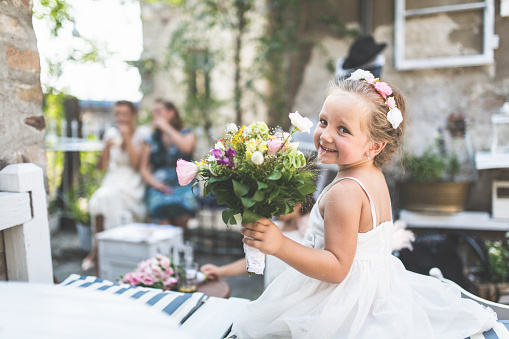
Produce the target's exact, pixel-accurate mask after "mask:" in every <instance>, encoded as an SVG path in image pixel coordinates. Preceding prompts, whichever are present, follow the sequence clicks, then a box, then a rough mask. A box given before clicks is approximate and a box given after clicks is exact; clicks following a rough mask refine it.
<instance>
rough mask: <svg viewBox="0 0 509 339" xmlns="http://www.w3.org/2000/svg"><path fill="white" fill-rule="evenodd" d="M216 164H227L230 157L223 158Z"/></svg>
mask: <svg viewBox="0 0 509 339" xmlns="http://www.w3.org/2000/svg"><path fill="white" fill-rule="evenodd" d="M217 163H218V164H221V165H222V166H228V165H229V164H230V159H228V158H224V159H221V160H218V161H217Z"/></svg>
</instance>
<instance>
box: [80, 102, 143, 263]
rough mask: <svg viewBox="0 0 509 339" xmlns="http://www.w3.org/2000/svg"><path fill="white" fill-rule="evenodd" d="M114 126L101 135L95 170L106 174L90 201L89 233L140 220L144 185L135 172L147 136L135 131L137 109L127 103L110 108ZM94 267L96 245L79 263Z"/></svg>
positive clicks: (136, 129) (94, 241)
mask: <svg viewBox="0 0 509 339" xmlns="http://www.w3.org/2000/svg"><path fill="white" fill-rule="evenodd" d="M113 110H114V114H115V124H116V126H115V127H112V128H110V129H109V130H108V131H107V132H106V133H105V135H104V149H103V151H102V153H101V155H100V157H99V161H98V163H97V167H98V168H99V169H100V170H102V171H106V174H105V175H104V178H103V180H102V182H101V187H99V189H98V190H97V191H96V192H95V193H94V194H93V195H92V197H91V198H90V204H89V205H90V215H91V219H92V232H93V234H94V235H95V234H96V233H99V232H102V231H104V230H106V229H109V228H113V227H117V226H120V225H121V223H122V219H124V222H125V221H126V220H129V221H130V220H132V221H138V222H141V221H144V219H145V206H144V205H143V203H142V199H143V192H144V189H145V185H144V184H143V180H142V179H141V176H140V175H139V173H138V168H139V162H140V150H141V146H142V145H143V140H144V139H145V138H146V137H147V135H148V134H149V133H150V130H149V129H148V128H146V127H139V128H136V116H137V109H136V107H135V106H134V104H133V103H132V102H130V101H125V100H122V101H117V102H116V103H115V106H114V108H113ZM96 264H97V242H96V240H95V237H94V240H93V246H92V250H91V251H90V253H89V254H88V255H87V256H86V258H85V259H84V260H83V262H82V264H81V268H82V269H83V270H84V271H87V270H89V269H91V268H93V267H95V266H97V265H96Z"/></svg>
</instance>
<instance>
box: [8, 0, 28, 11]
mask: <svg viewBox="0 0 509 339" xmlns="http://www.w3.org/2000/svg"><path fill="white" fill-rule="evenodd" d="M13 3H14V5H15V6H16V7H21V6H23V7H26V8H29V9H31V8H32V5H33V3H32V0H14V1H13Z"/></svg>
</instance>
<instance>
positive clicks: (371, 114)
mask: <svg viewBox="0 0 509 339" xmlns="http://www.w3.org/2000/svg"><path fill="white" fill-rule="evenodd" d="M389 86H390V87H391V88H392V92H393V94H392V95H394V100H395V101H396V107H398V109H399V110H400V111H401V114H402V115H403V122H402V123H401V124H400V125H399V126H398V128H396V129H394V128H393V127H392V125H391V123H390V122H389V121H388V120H387V113H388V112H389V109H390V108H389V107H387V105H386V104H385V100H384V98H383V97H382V96H381V95H380V93H378V91H377V90H376V89H375V86H373V85H372V84H369V83H367V82H365V81H362V80H350V79H340V78H337V79H336V80H334V81H332V82H331V83H330V86H329V89H328V90H327V95H330V94H332V93H333V92H336V91H339V92H346V93H353V94H356V95H358V96H360V97H362V98H363V99H364V100H365V101H366V103H367V108H368V109H367V114H366V116H365V118H364V119H363V121H362V127H363V129H364V132H365V133H366V134H367V135H368V137H369V138H370V139H371V140H372V141H375V142H386V143H387V144H386V145H385V147H384V148H383V149H382V151H381V152H380V153H378V154H377V155H376V156H375V158H374V159H373V163H374V165H375V166H376V167H378V168H382V167H383V166H386V165H388V164H389V163H390V162H391V160H392V158H393V156H394V154H395V153H396V151H397V150H398V148H399V146H400V144H401V142H402V141H403V133H404V130H405V126H406V121H407V116H406V104H405V99H404V98H403V95H402V94H401V92H400V91H399V90H398V89H397V88H395V87H394V86H392V85H389Z"/></svg>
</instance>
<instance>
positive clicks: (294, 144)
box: [289, 142, 299, 149]
mask: <svg viewBox="0 0 509 339" xmlns="http://www.w3.org/2000/svg"><path fill="white" fill-rule="evenodd" d="M289 146H290V148H295V149H297V148H299V143H298V142H291V143H290V145H289Z"/></svg>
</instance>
